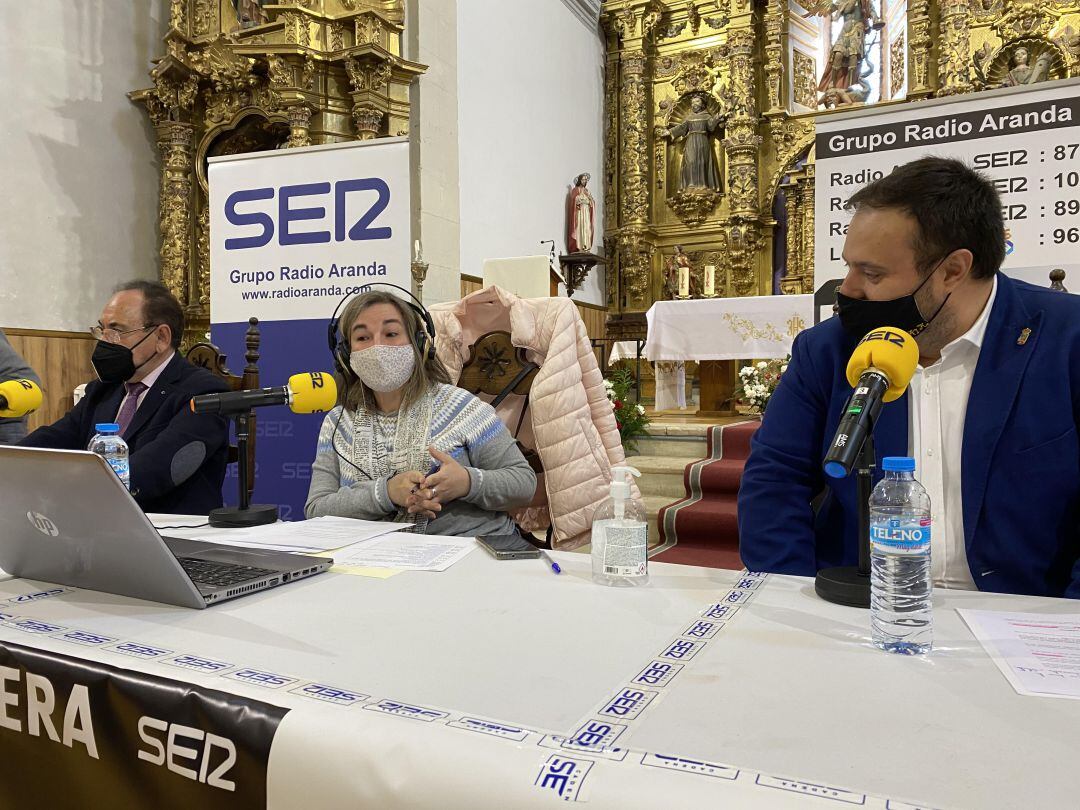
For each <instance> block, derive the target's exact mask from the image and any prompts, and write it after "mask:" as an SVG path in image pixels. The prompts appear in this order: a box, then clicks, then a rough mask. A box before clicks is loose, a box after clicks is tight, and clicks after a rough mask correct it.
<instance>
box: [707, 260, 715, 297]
mask: <svg viewBox="0 0 1080 810" xmlns="http://www.w3.org/2000/svg"><path fill="white" fill-rule="evenodd" d="M715 294H716V265H714V264H707V265H705V296H706V297H707V298H712V297H713V296H714V295H715Z"/></svg>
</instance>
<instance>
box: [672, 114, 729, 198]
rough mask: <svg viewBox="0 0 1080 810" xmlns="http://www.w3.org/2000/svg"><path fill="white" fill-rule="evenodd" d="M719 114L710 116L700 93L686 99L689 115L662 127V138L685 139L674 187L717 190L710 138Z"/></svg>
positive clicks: (718, 123) (714, 130)
mask: <svg viewBox="0 0 1080 810" xmlns="http://www.w3.org/2000/svg"><path fill="white" fill-rule="evenodd" d="M722 120H723V117H722V116H720V115H710V114H709V113H708V111H706V109H705V99H704V98H702V97H701V95H700V94H696V95H694V96H693V97H692V98H691V99H690V114H689V115H687V116H686V118H685V119H683V122H682V123H681V124H678V125H677V126H674V127H672V128H671V129H668V130H666V131H665V132H664V133H663V135H664V137H666V138H685V139H686V142H685V144H684V145H683V155H682V169H680V171H679V185H678V190H679V191H684V190H686V189H689V188H711V189H713V190H714V191H719V190H720V172H719V170H718V169H717V167H716V156H715V154H714V153H713V148H712V137H713V133H714V132H716V129H717V127H719V126H720V123H721V121H722Z"/></svg>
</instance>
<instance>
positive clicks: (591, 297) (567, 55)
mask: <svg viewBox="0 0 1080 810" xmlns="http://www.w3.org/2000/svg"><path fill="white" fill-rule="evenodd" d="M457 66H458V71H457V72H458V98H457V107H458V147H457V148H458V155H459V165H460V174H459V182H460V218H461V264H460V266H461V272H462V273H466V274H468V275H473V276H481V275H482V274H483V262H484V259H488V258H496V257H509V256H528V255H535V254H537V253H544V252H546V251H545V249H544V248H543V247H541V246H540V240H542V239H555V240H556V249H557V250H558V251H559V252H564V251H565V249H566V211H565V209H566V194H567V191H568V190H569V188H570V186H571V185H572V183H573V178H574V177H575V176H576V175H577V174H579V173H580V172H589V173H590V174H591V175H592V178H593V179H592V180H591V181H590V183H589V189H590V190H591V191H592V194H593V196H594V197H595V198H596V201H597V211H596V232H597V234H602V233H603V230H604V223H603V221H602V219H603V216H602V215H603V184H602V182H601V178H602V176H603V138H604V122H603V107H604V97H603V93H604V78H603V77H604V73H603V70H604V44H603V40H602V39H601V37H600V34H599V31H598V29H597V27H595V26H589V25H587V24H586V23H585V22H583V20H582V18H581V16H579V15H578V14H576V13H575V12H574V11H572V10H571V9H570V8H568V7H567V5H565V4H564V3H563V2H562V0H457ZM427 78H428V77H426V76H425V77H422V78H421V79H420V82H421V83H423V82H425V81H427ZM602 249H603V246H602V244H600V245H597V244H594V246H593V251H594V252H600V251H602ZM574 297H575V299H577V300H580V301H585V302H589V303H594V304H603V303H605V301H604V278H603V271H602V269H601V268H596V269H594V270H593V271H592V272H591V273H590V274H589V278H588V279H587V280H586V283H585V286H584V288H583V289H582V290H581V291H580V292H579V293H577V294H575V296H574Z"/></svg>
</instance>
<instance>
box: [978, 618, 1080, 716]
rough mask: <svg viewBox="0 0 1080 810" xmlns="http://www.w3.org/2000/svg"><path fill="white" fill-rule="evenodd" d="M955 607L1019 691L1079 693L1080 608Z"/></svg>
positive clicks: (1067, 695)
mask: <svg viewBox="0 0 1080 810" xmlns="http://www.w3.org/2000/svg"><path fill="white" fill-rule="evenodd" d="M957 612H958V613H959V614H960V616H961V617H962V618H963V619H964V621H965V622H967V625H968V627H970V628H971V632H972V633H974V634H975V638H977V639H978V640H979V643H980V644H982V645H983V648H984V649H985V650H986V652H987V653H988V654H989V655H990V657H991V658H992V659H993V660H994V663H995V664H997V666H998V669H1000V670H1001V672H1002V674H1003V675H1004V676H1005V677H1006V678H1007V679H1008V681H1009V683H1010V684H1012V687H1013V689H1015V690H1016V691H1017V692H1019V693H1020V694H1021V695H1032V696H1037V697H1064V698H1080V613H1076V614H1054V613H997V612H995V611H990V610H964V609H958V611H957Z"/></svg>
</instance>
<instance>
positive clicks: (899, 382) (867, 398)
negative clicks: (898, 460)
mask: <svg viewBox="0 0 1080 810" xmlns="http://www.w3.org/2000/svg"><path fill="white" fill-rule="evenodd" d="M918 364H919V347H918V345H917V344H916V343H915V338H913V337H912V336H911V335H909V334H908V333H907V332H904V331H903V330H901V329H894V328H892V327H883V328H881V329H875V330H874V331H872V332H870V333H869V334H868V335H867V336H866V337H864V338H863V339H862V340H861V341H859V345H858V346H856V347H855V351H853V352H852V353H851V359H850V360H848V364H847V379H848V382H849V383H851V385H852V386H853V387H854V388H855V390H854V392H852V394H851V396H850V397H848V401H847V404H846V405H845V406H844V414H843V416H842V417H841V418H840V424H839V426H838V427H837V428H836V435H835V436H834V437H833V441H832V446H830V447H829V452H828V454H827V455H826V456H825V461H824V465H823V466H824V467H825V473H826V474H827V475H829V476H830V477H832V478H846V477H847V475H848V474H849V473H850V472H851V470H852V468H853V467H854V466H855V463H856V460H857V459H858V456H859V451H860V450H862V446H863V444H864V443H865V442H866V437H867V436H869V435H870V434H871V433H873V432H874V425H875V424H876V423H877V418H878V414H879V413H881V406H882V405H883V404H884V403H886V402H892V401H893V400H895V399H899V398H900V397H901V396H903V394H904V391H905V390H907V387H908V383H909V382H911V378H912V376H914V374H915V367H916V366H917V365H918Z"/></svg>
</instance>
